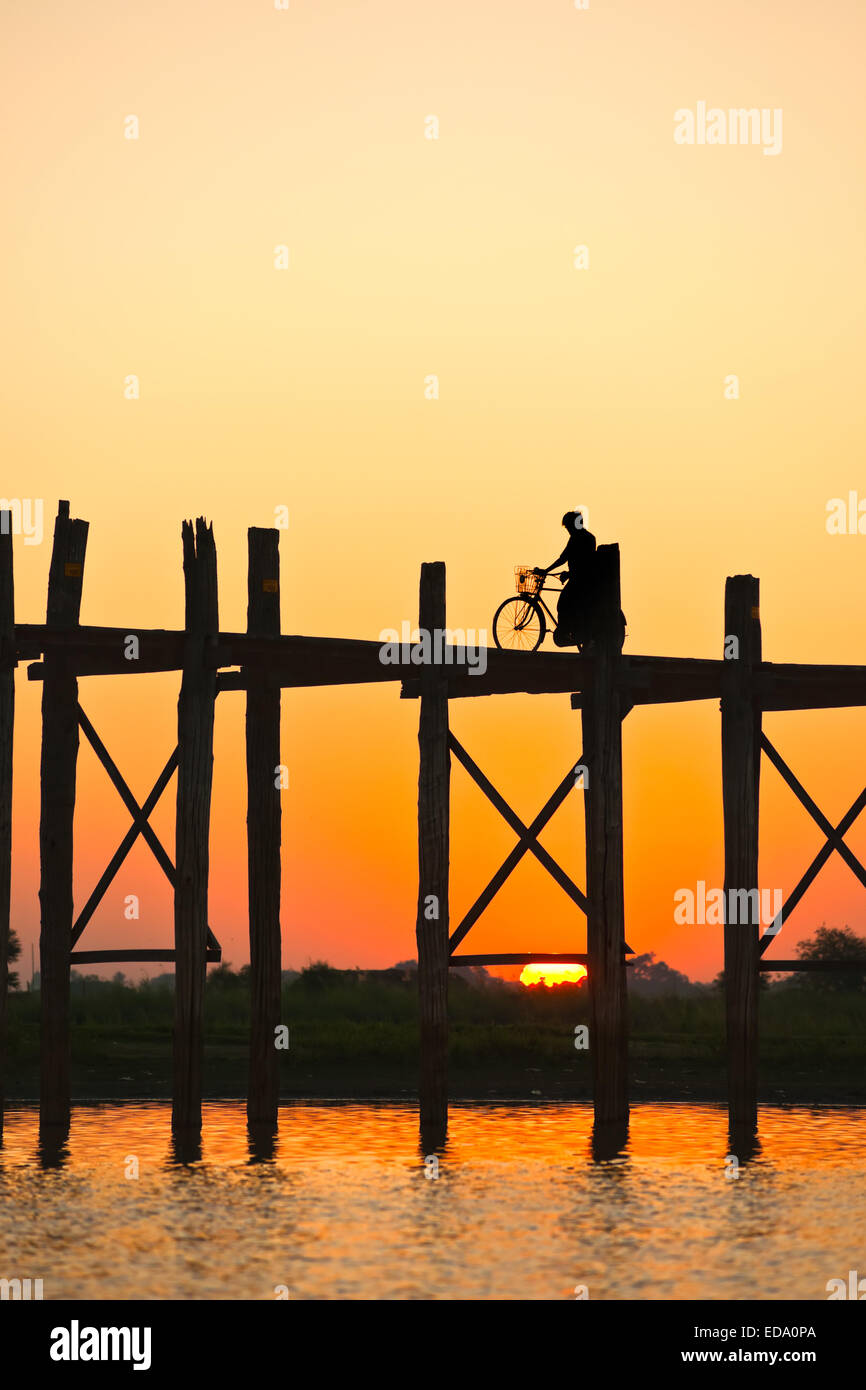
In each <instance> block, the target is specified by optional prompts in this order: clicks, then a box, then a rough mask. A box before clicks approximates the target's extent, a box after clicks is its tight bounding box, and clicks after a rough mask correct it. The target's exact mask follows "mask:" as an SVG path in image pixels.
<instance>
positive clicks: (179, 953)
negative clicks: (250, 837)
mask: <svg viewBox="0 0 866 1390" xmlns="http://www.w3.org/2000/svg"><path fill="white" fill-rule="evenodd" d="M183 574H184V585H185V591H186V624H185V626H186V640H185V647H184V665H183V677H182V680H181V687H180V698H179V699H178V705H177V742H178V766H177V825H176V832H175V833H176V874H177V878H176V882H175V889H174V944H175V952H176V955H175V1022H174V1087H173V1104H172V1116H171V1123H172V1130H173V1131H174V1133H175V1135H176V1136H180V1137H181V1138H182V1140H183V1141H184V1142H185V1143H188V1144H190V1145H191V1146H194V1145H195V1142H196V1140H197V1136H198V1134H199V1133H200V1131H201V1089H202V1055H203V1038H202V1005H203V1000H204V985H205V972H206V955H205V952H206V947H207V898H208V862H209V850H208V837H209V831H210V802H211V787H212V783H213V728H214V704H215V700H216V670H215V669H214V668H212V667H208V666H207V665H206V664H205V658H206V653H207V649H208V647H210V646H214V645H215V644H216V640H217V637H218V634H219V614H218V607H217V566H216V547H215V545H214V537H213V529H212V527H210V526H207V525H206V524H205V522H204V520H203V518H202V517H199V518H198V520H197V521H196V523H195V533H193V527H192V522H189V521H185V522H184V523H183Z"/></svg>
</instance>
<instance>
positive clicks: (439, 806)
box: [415, 561, 451, 1148]
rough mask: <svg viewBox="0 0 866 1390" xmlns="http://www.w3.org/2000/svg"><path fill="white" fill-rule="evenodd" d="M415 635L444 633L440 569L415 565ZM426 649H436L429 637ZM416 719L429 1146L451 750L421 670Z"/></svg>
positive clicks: (435, 1137)
mask: <svg viewBox="0 0 866 1390" xmlns="http://www.w3.org/2000/svg"><path fill="white" fill-rule="evenodd" d="M419 610H420V612H419V623H420V628H421V631H422V632H425V631H426V632H429V633H431V634H432V633H433V632H435V631H436V630H437V629H438V630H439V631H441V632H444V630H445V566H444V564H442V563H441V562H438V561H437V562H436V563H434V564H425V565H422V566H421V587H420V602H419ZM431 649H432V650H435V647H434V646H433V643H432V637H431ZM423 690H424V693H423V694H422V696H421V708H420V715H419V723H418V748H419V754H420V765H419V772H418V915H417V919H416V926H415V936H416V940H417V943H418V990H419V1001H420V1018H421V1085H420V1101H421V1107H420V1108H421V1142H422V1144H423V1145H426V1146H428V1147H430V1148H435V1147H437V1146H438V1145H440V1144H441V1143H443V1142H444V1139H445V1133H446V1129H447V1125H448V960H449V945H448V855H449V811H450V772H451V754H450V752H449V748H448V693H447V685H446V682H445V680H444V678H443V676H442V674H441V673H437V671H436V669H435V667H433V668H429V669H427V670H425V672H424V685H423Z"/></svg>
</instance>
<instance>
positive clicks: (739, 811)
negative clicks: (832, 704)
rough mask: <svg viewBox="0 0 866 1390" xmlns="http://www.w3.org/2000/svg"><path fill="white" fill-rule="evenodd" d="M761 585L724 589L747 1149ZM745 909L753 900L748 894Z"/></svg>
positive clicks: (735, 1057) (731, 986) (732, 1063)
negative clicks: (742, 918)
mask: <svg viewBox="0 0 866 1390" xmlns="http://www.w3.org/2000/svg"><path fill="white" fill-rule="evenodd" d="M759 605H760V585H759V581H758V580H757V579H754V578H753V577H752V576H751V575H750V574H739V575H735V576H734V577H733V578H731V579H728V580H727V581H726V583H725V657H726V669H725V678H726V690H725V693H724V695H723V696H722V795H723V803H724V826H725V1013H726V1029H727V1052H728V1107H729V1118H730V1127H731V1132H732V1135H733V1136H734V1138H735V1139H736V1137H737V1136H738V1135H739V1136H741V1138H742V1139H743V1140H744V1141H745V1142H746V1143H747V1142H748V1139H749V1137H750V1136H751V1135H753V1134H754V1132H755V1130H756V1128H757V1123H758V960H759V931H760V928H759V925H758V923H757V922H754V923H752V922H746V923H740V922H736V921H731V920H729V919H730V917H731V916H732V913H731V910H730V909H731V902H732V899H731V891H732V890H743V889H745V890H746V891H747V892H750V891H751V890H754V892H753V893H752V899H751V900H752V901H754V900H755V898H756V896H757V889H758V802H759V786H760V771H761V709H760V706H759V705H758V704H757V702H756V701H755V699H754V697H753V691H752V680H753V673H754V669H755V667H756V666H758V665H759V664H760V661H761V618H760V606H759ZM738 901H739V902H740V903H742V902H744V901H749V899H744V898H743V896H742V893H741V894H740V897H739V899H738Z"/></svg>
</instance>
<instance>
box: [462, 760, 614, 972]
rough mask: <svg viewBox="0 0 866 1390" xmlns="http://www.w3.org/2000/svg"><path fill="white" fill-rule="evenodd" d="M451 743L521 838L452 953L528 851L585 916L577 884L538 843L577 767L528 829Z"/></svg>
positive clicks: (464, 923) (470, 915)
mask: <svg viewBox="0 0 866 1390" xmlns="http://www.w3.org/2000/svg"><path fill="white" fill-rule="evenodd" d="M448 743H449V746H450V748H451V751H452V752H453V753H454V756H455V757H456V758H457V760H458V761H459V762H461V763H462V764H463V766H464V767H465V768H466V771H467V772H468V773H469V775H470V777H471V778H472V779H473V781H475V782H477V784H478V786H479V787H480V788H481V790H482V791H483V792H484V795H485V796H486V797H487V798H488V800H490V801H492V803H493V805H494V806H495V807H496V809H497V811H499V813H500V815H501V816H503V818H504V819H505V820H506V821H507V822H508V824H509V825H510V826H511V829H512V830H513V831H514V832H515V834H516V835H518V836H519V837H520V838H519V842H518V843H517V844H516V845H515V846H514V849H513V850H512V851H511V853H510V854H509V855H508V858H507V859H505V860H504V862H503V863H502V865H501V866H500V868H499V869H497V871H496V873H495V874H494V875H493V877H492V879H491V880H490V882H489V883H488V885H487V887H486V888H485V889H484V891H483V893H481V895H480V896H479V897H478V898H477V899H476V901H475V902H474V903H473V905H472V907H470V909H469V911H468V912H467V913H466V916H465V917H464V918H463V921H462V922H461V923H460V925H459V927H457V928H456V929H455V930H454V932H452V934H451V941H450V946H451V950H452V951H453V950H454V948H455V946H459V945H460V942H461V941H462V940H463V938H464V936H465V935H466V933H467V932H468V931H469V929H470V928H471V927H473V926H474V925H475V923H476V922H477V921H478V918H479V917H480V916H481V914H482V912H483V911H484V909H485V907H487V905H488V903H489V902H491V901H492V899H493V898H494V897H495V896H496V894H497V893H498V892H499V889H500V888H501V887H502V885H503V883H504V882H505V880H506V879H507V878H508V875H509V874H510V873H511V871H512V869H513V868H515V866H516V865H517V864H519V862H520V860H521V859H522V858H523V856H524V854H525V853H526V851H527V850H530V851H531V852H532V853H533V854H534V855H535V857H536V859H537V860H538V861H539V863H541V864H543V865H544V867H545V869H547V871H548V873H549V874H551V875H552V877H553V878H555V879H556V882H557V883H558V884H559V885H560V887H561V888H563V889H564V890H565V892H566V893H567V894H568V896H569V897H570V898H571V899H572V900H573V901H574V902H576V903H577V905H578V907H579V908H580V909H581V910H582V911H583V912H586V910H587V901H586V896H585V894H583V893H581V891H580V889H579V888H578V887H577V884H575V883H573V882H572V881H571V879H570V878H569V877H568V874H567V873H565V871H564V870H563V869H561V868H560V867H559V865H558V864H557V862H556V860H555V859H554V858H553V857H552V856H551V855H550V854H548V852H547V850H546V849H544V847H543V846H542V845H540V844H539V843H538V836H539V834H540V833H541V831H542V830H543V829H544V827H545V825H546V824H547V822H548V821H549V820H550V818H551V816H552V815H553V813H554V811H556V810H557V809H558V807H560V806H561V805H562V803H563V801H564V800H565V798H566V797H567V796H568V793H569V792H570V791H571V789H572V787H573V786H574V780H575V768H574V766H572V767H570V768H569V770H568V772H567V773H566V774H565V776H564V777H563V779H562V781H561V782H560V784H559V786H558V787H557V788H556V791H555V792H554V793H553V795H552V796H551V797H550V798H549V800H548V801H547V802H546V804H545V805H544V806H543V807H542V809H541V810H540V811H539V813H538V815H537V816H536V817H535V820H534V821H533V822H532V824H531V825H528V826H527V825H524V823H523V821H522V820H521V819H520V817H519V816H516V815H515V814H514V812H513V811H512V809H511V807H510V806H509V805H508V802H507V801H506V800H505V798H504V796H502V795H500V793H499V792H498V791H497V790H496V788H495V787H494V786H493V784H492V782H490V781H489V780H488V778H486V777H485V776H484V773H483V772H482V771H481V769H480V768H479V767H478V765H477V764H476V763H475V762H473V760H472V759H471V758H470V756H469V754H468V753H467V752H466V749H465V748H464V747H463V745H462V744H461V743H459V742H458V741H457V739H456V738H455V737H454V735H453V734H449V735H448ZM582 757H583V755H582V754H581V757H580V758H578V760H577V766H580V763H581V761H582Z"/></svg>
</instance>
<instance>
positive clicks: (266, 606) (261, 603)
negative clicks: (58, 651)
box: [246, 526, 282, 1125]
mask: <svg viewBox="0 0 866 1390" xmlns="http://www.w3.org/2000/svg"><path fill="white" fill-rule="evenodd" d="M279 540H280V533H279V531H277V530H266V529H264V528H262V527H258V526H251V527H250V529H249V532H248V551H249V557H248V558H249V564H248V574H247V631H248V632H249V634H250V636H253V637H268V636H270V637H276V636H279V631H280V550H279ZM246 757H247V868H248V882H249V918H250V1063H249V1086H248V1090H247V1119H248V1121H249V1123H250V1125H276V1123H277V1114H278V1108H279V1097H280V1071H279V1053H278V1051H277V1048H276V1029H277V1027H278V1025H279V1022H280V986H281V974H280V963H281V942H280V840H281V820H282V808H281V805H280V780H281V779H280V771H279V765H280V687H279V685H278V684H277V682H276V681H274V680H273V679H272V678H271V677H269V676H268V674H267V672H266V671H262V670H256V671H255V672H253V673H250V677H249V682H248V685H247V709H246Z"/></svg>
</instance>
